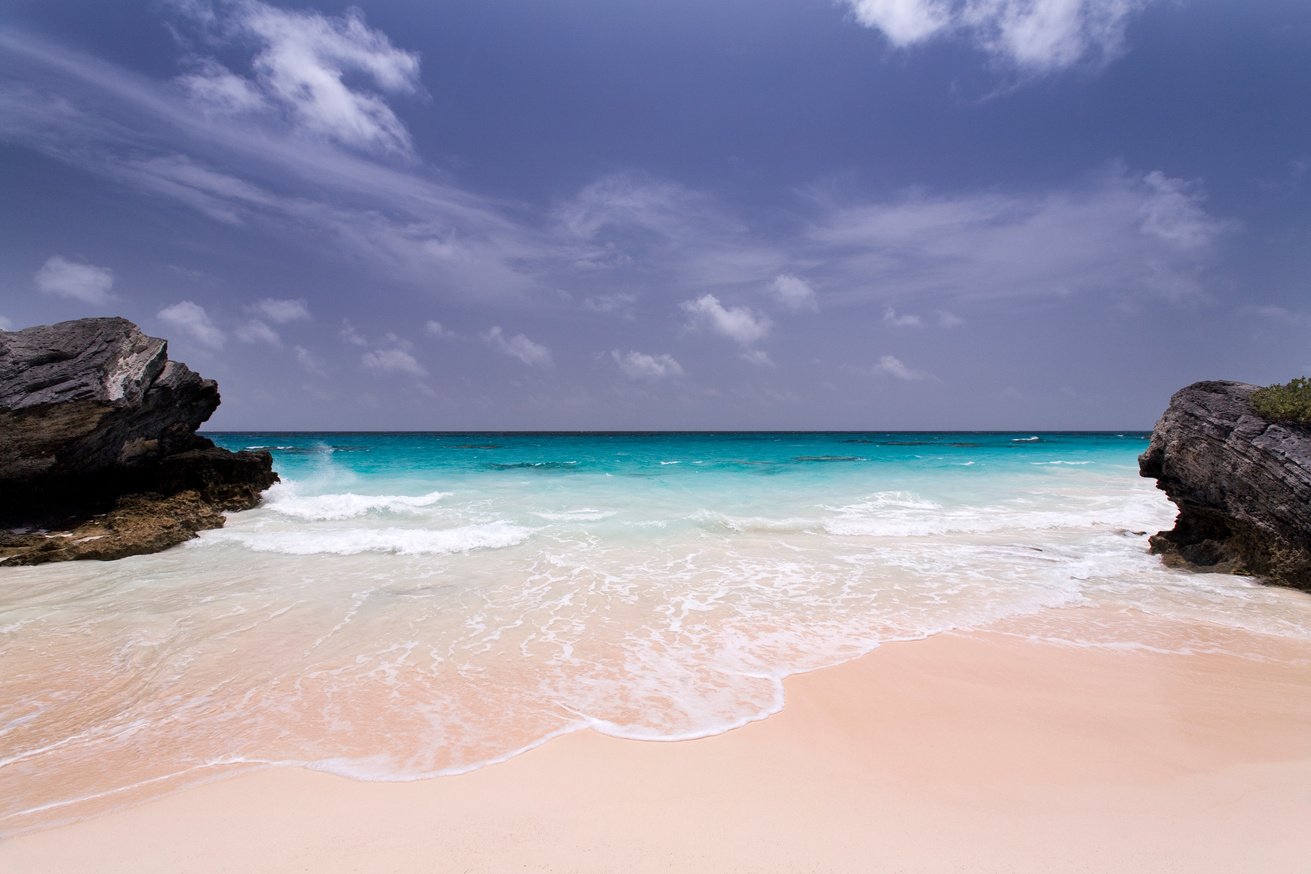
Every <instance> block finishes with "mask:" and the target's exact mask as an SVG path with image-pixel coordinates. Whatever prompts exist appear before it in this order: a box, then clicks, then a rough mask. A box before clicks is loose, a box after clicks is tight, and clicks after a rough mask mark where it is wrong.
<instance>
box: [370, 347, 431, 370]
mask: <svg viewBox="0 0 1311 874" xmlns="http://www.w3.org/2000/svg"><path fill="white" fill-rule="evenodd" d="M360 363H361V364H363V365H364V367H365V369H366V370H371V371H373V372H374V373H404V374H408V375H409V376H417V377H425V376H427V375H428V371H427V369H426V368H425V367H424V366H423V365H422V364H420V363H419V362H418V361H417V360H416V359H415V357H414V356H413V355H411V354H410V353H408V352H406V351H405V350H404V349H396V348H390V349H370V350H369V351H368V352H365V353H364V354H363V355H361V356H360Z"/></svg>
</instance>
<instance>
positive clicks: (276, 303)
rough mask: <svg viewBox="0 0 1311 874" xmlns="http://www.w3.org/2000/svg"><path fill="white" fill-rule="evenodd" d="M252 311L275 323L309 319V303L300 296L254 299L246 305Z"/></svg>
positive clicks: (281, 323) (282, 323)
mask: <svg viewBox="0 0 1311 874" xmlns="http://www.w3.org/2000/svg"><path fill="white" fill-rule="evenodd" d="M247 309H248V310H250V311H251V312H253V313H258V314H259V315H261V316H263V317H264V318H265V319H267V320H268V321H270V322H272V323H273V324H275V325H285V324H287V323H289V322H307V321H309V320H310V308H309V304H307V303H306V302H305V298H303V297H300V298H296V299H295V300H289V299H285V298H276V297H266V298H263V299H261V300H257V301H255V302H254V303H253V304H251V305H250V306H249V307H247Z"/></svg>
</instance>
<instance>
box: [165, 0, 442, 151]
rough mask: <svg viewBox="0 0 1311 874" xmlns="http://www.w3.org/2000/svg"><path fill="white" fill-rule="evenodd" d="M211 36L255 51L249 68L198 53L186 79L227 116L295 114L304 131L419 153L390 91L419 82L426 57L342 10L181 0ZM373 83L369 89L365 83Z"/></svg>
mask: <svg viewBox="0 0 1311 874" xmlns="http://www.w3.org/2000/svg"><path fill="white" fill-rule="evenodd" d="M175 8H177V9H179V10H180V11H182V12H183V13H184V14H185V15H186V16H187V17H189V18H190V20H191V22H192V23H194V24H196V25H198V26H199V27H200V28H201V30H202V33H203V36H204V38H205V39H206V41H208V42H211V43H216V44H218V45H219V46H221V47H224V48H227V49H229V53H231V49H234V48H235V49H249V50H251V52H252V54H251V56H250V57H249V58H248V59H247V63H248V65H249V72H248V73H244V74H243V73H238V72H234V71H232V70H230V69H229V68H227V67H225V66H224V65H223V64H221V63H219V62H218V61H217V60H215V59H214V58H210V57H203V58H197V59H195V61H194V66H195V69H194V70H193V71H192V72H191V73H189V74H187V75H185V76H183V77H181V79H180V80H179V81H180V82H181V84H182V85H183V87H184V88H185V89H186V90H187V91H188V92H189V93H190V94H191V95H192V97H193V98H194V99H195V100H197V101H198V102H200V103H201V104H202V105H204V106H205V107H206V108H208V109H209V110H211V111H214V112H217V113H220V114H239V115H240V114H247V115H260V116H272V117H274V118H288V119H290V120H292V121H293V122H294V124H295V126H296V128H297V130H298V131H301V132H303V133H306V134H309V135H312V136H318V137H322V138H324V139H327V140H330V141H333V142H337V143H340V144H343V145H346V146H350V147H353V148H358V149H361V150H364V151H370V152H379V153H393V154H400V155H406V156H409V155H412V152H413V143H412V141H411V138H410V133H409V131H408V130H407V129H406V128H405V125H404V124H402V123H401V121H400V119H399V118H398V117H397V116H396V113H395V112H393V111H392V109H391V107H390V106H388V105H387V102H386V100H385V99H384V97H383V94H401V95H404V94H414V93H415V92H417V91H418V89H419V55H418V53H416V52H409V51H404V50H402V49H398V48H396V47H395V46H393V45H392V43H391V40H390V39H388V37H387V35H386V34H384V33H382V32H381V31H378V30H374V29H372V28H370V27H369V26H368V24H366V23H365V20H364V13H363V12H361V11H360V10H358V9H354V8H352V9H348V10H347V11H346V12H345V13H344V14H343V15H340V16H327V15H322V14H319V13H317V12H311V11H300V10H289V9H279V8H277V7H275V6H270V5H268V4H266V3H261V2H259V0H229V2H225V0H218V2H216V3H214V4H212V5H211V4H208V3H203V2H197V0H191V2H184V3H177V4H175ZM366 85H367V86H372V88H374V89H376V90H366V87H365V86H366Z"/></svg>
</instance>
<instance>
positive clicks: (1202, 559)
mask: <svg viewBox="0 0 1311 874" xmlns="http://www.w3.org/2000/svg"><path fill="white" fill-rule="evenodd" d="M1256 388H1257V387H1256V386H1253V385H1247V384H1245V383H1239V382H1198V383H1194V384H1193V385H1190V386H1188V387H1187V388H1185V389H1182V390H1180V391H1178V392H1176V393H1175V395H1174V397H1172V398H1171V399H1170V405H1169V407H1168V408H1167V409H1166V411H1165V415H1163V416H1162V417H1161V421H1160V422H1158V423H1157V425H1156V429H1155V430H1154V431H1153V432H1152V440H1151V443H1150V444H1149V446H1148V448H1147V451H1146V452H1144V453H1143V454H1142V455H1141V456H1140V457H1139V459H1138V468H1139V471H1140V473H1141V474H1142V475H1143V476H1146V477H1154V478H1155V479H1156V481H1157V486H1158V487H1159V488H1161V489H1163V490H1164V491H1165V493H1166V494H1167V495H1168V496H1169V498H1170V500H1171V501H1173V502H1174V503H1175V504H1176V505H1178V507H1179V516H1178V518H1177V519H1176V521H1175V526H1174V528H1173V529H1172V530H1170V531H1162V532H1160V533H1159V534H1155V535H1153V536H1152V538H1151V541H1150V542H1151V549H1152V552H1154V553H1157V554H1159V555H1161V556H1162V558H1163V559H1164V560H1165V561H1166V563H1167V564H1171V565H1174V566H1179V567H1187V568H1191V569H1197V570H1207V571H1217V572H1222V573H1241V574H1252V575H1256V576H1260V577H1264V578H1266V579H1267V580H1269V581H1271V582H1275V583H1282V584H1285V585H1289V586H1294V587H1296V588H1299V589H1303V590H1306V591H1311V429H1308V428H1306V427H1305V426H1300V425H1289V424H1280V423H1276V422H1271V421H1269V420H1267V419H1265V418H1264V417H1262V416H1261V415H1260V414H1258V413H1257V412H1256V411H1255V410H1254V409H1253V408H1252V402H1251V396H1252V392H1254V391H1256Z"/></svg>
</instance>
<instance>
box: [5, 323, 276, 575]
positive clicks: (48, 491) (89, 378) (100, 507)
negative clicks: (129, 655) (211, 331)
mask: <svg viewBox="0 0 1311 874" xmlns="http://www.w3.org/2000/svg"><path fill="white" fill-rule="evenodd" d="M218 405H219V392H218V386H217V385H216V384H215V382H214V381H213V380H210V379H203V378H201V377H200V376H199V375H198V374H196V373H195V372H193V371H192V370H191V369H190V368H188V367H187V366H186V365H185V364H181V363H179V362H176V361H170V360H169V359H168V344H167V343H166V342H165V341H163V340H160V339H158V338H155V337H147V336H146V335H145V334H143V333H142V332H141V331H140V330H139V329H138V328H137V326H136V325H134V324H132V323H131V322H129V321H127V320H126V319H120V318H102V319H81V320H78V321H72V322H61V323H59V324H56V325H42V326H39V327H35V328H27V329H25V330H22V331H12V332H3V331H0V528H3V529H4V533H3V534H2V535H0V561H3V562H4V563H5V564H11V565H12V564H37V563H40V562H43V561H61V560H67V559H73V558H99V559H110V558H119V557H122V556H126V555H138V554H141V553H143V552H155V551H158V550H160V549H165V548H167V547H169V546H172V545H175V544H176V543H180V542H182V541H183V540H186V539H187V538H189V537H193V536H195V533H196V532H197V531H199V530H202V529H204V528H215V527H219V526H221V525H222V524H223V515H222V513H223V511H225V510H240V509H248V508H250V507H253V506H255V505H256V504H257V503H258V502H259V496H260V492H262V491H263V490H264V489H266V488H268V487H269V486H270V485H272V484H273V483H274V482H276V481H277V474H275V473H274V472H273V461H272V458H271V457H270V456H269V454H268V453H266V452H237V453H233V452H228V451H227V450H225V449H220V448H218V447H216V446H215V445H214V444H213V443H212V442H211V441H209V440H207V439H205V438H204V437H201V436H199V435H197V434H196V433H195V432H196V429H197V428H199V427H200V425H201V424H202V423H203V422H205V421H206V420H207V419H208V418H209V417H210V416H211V415H212V414H213V412H214V410H215V409H217V408H218Z"/></svg>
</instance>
